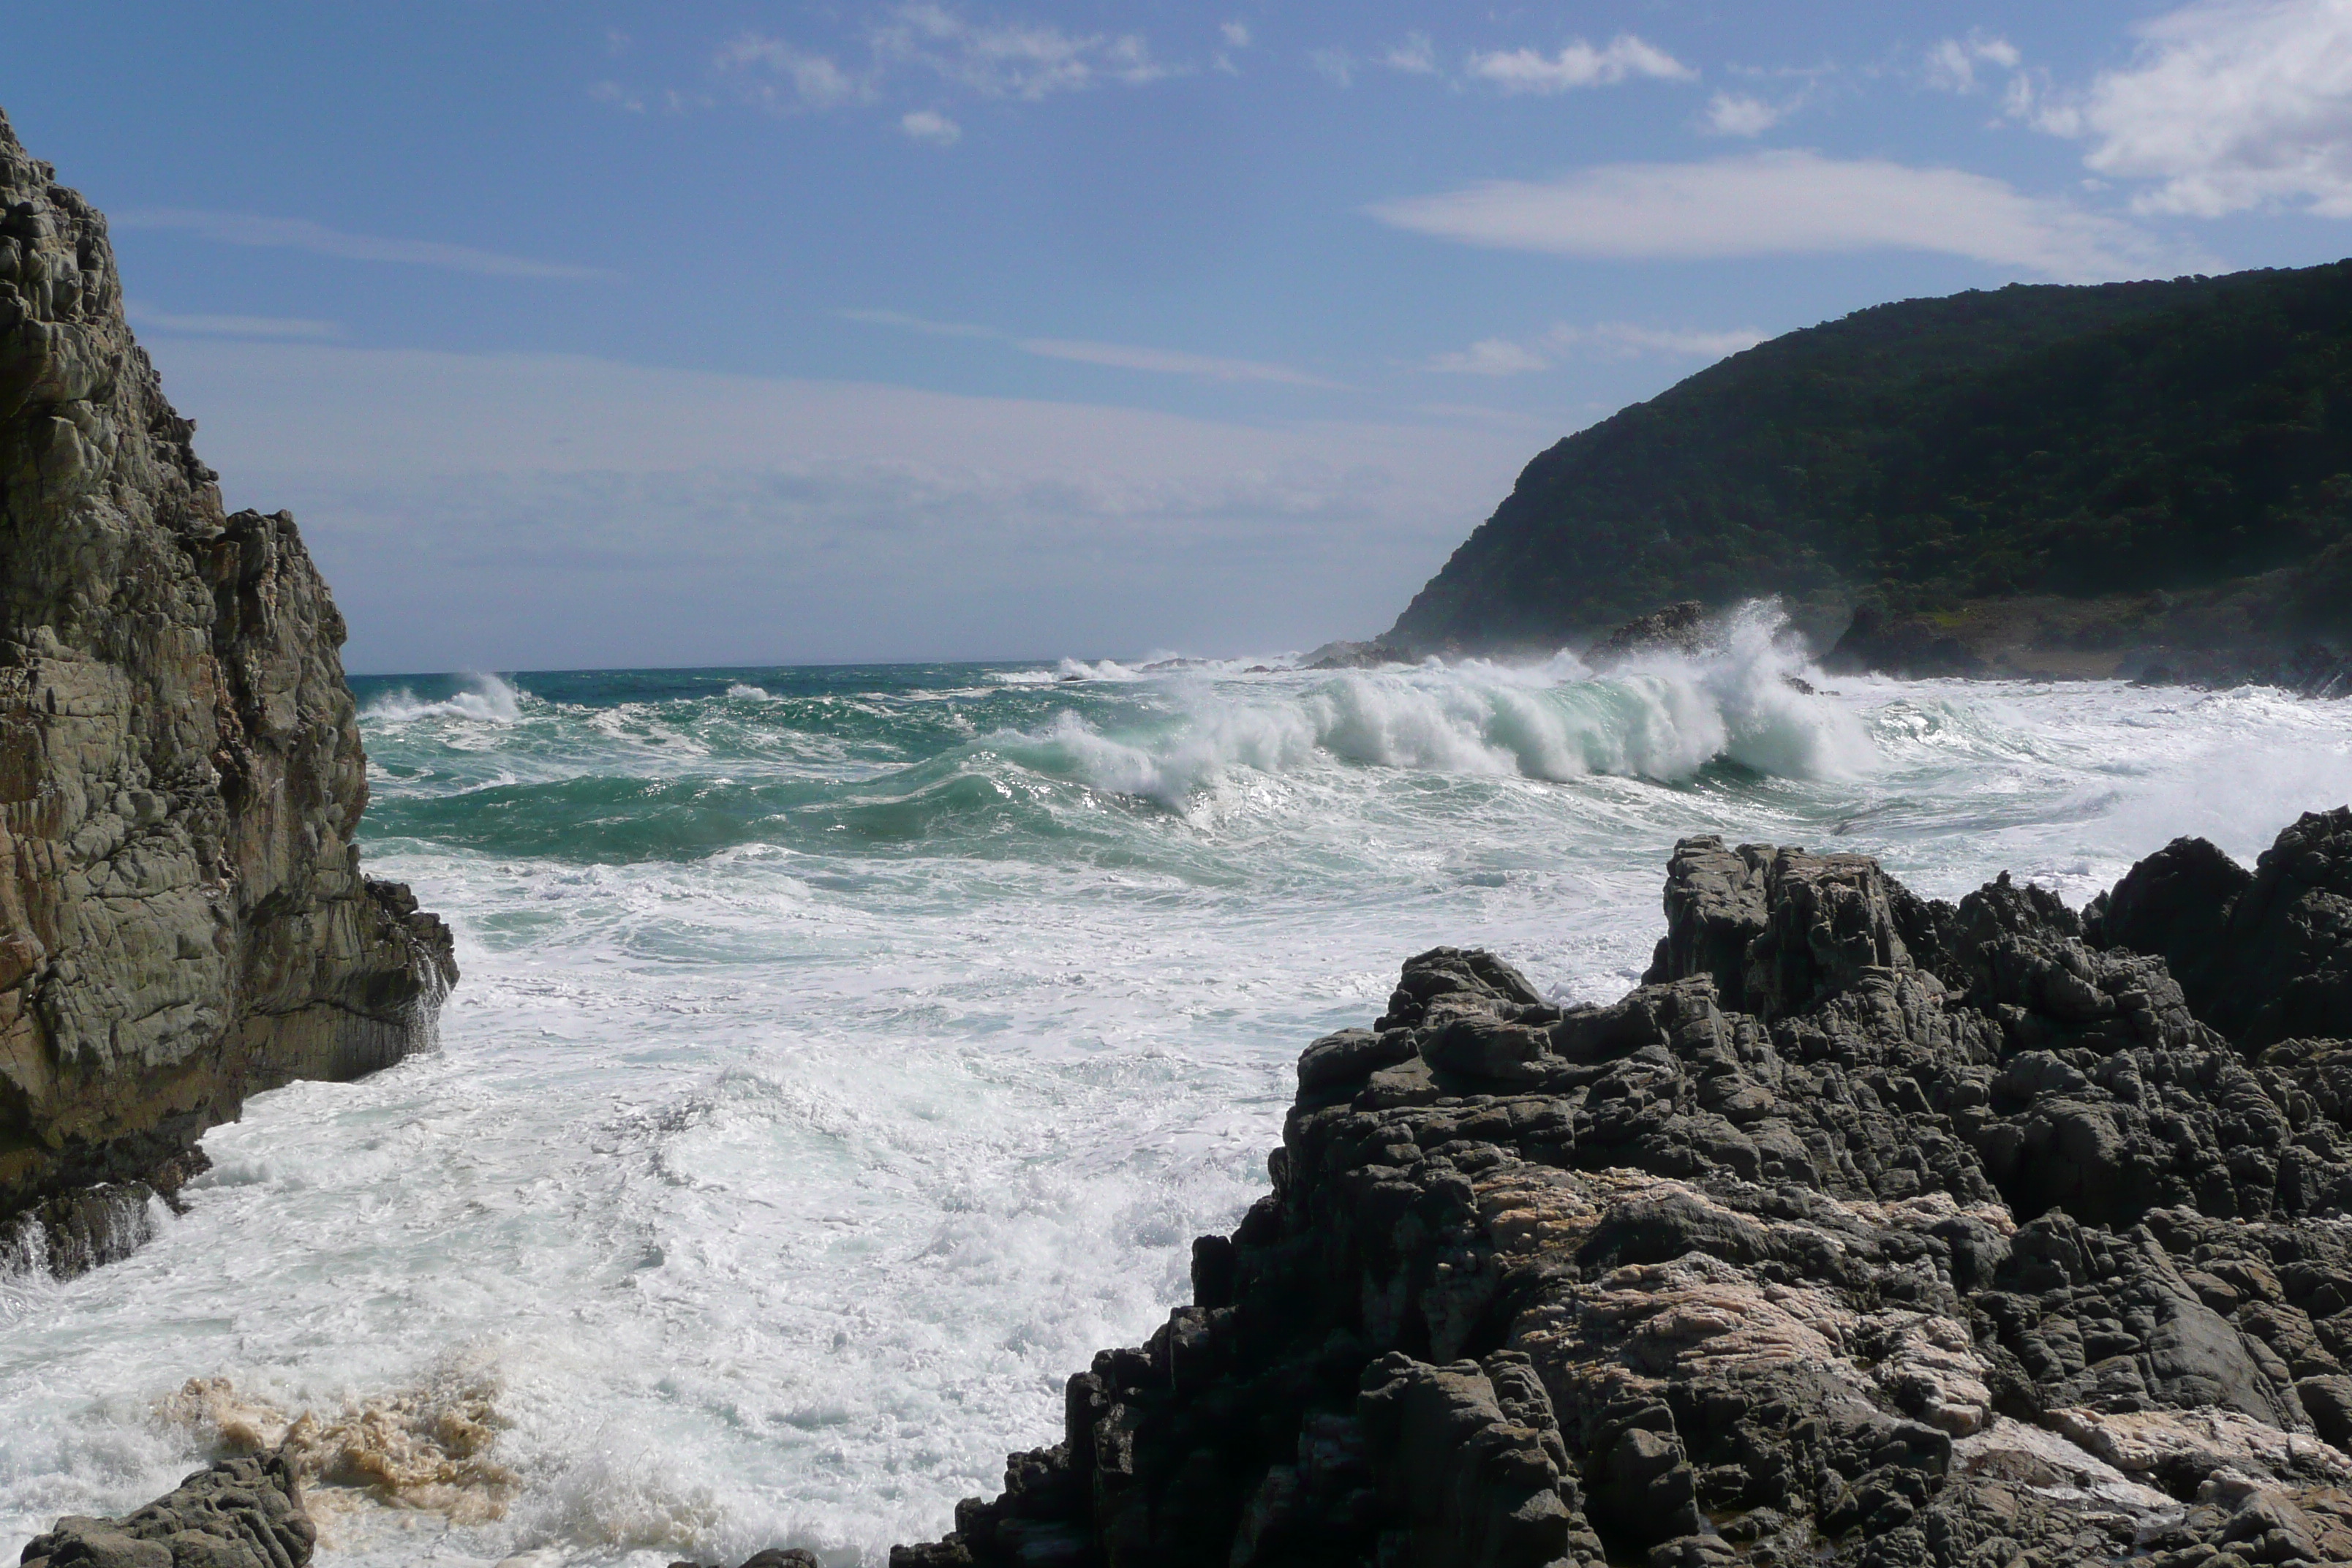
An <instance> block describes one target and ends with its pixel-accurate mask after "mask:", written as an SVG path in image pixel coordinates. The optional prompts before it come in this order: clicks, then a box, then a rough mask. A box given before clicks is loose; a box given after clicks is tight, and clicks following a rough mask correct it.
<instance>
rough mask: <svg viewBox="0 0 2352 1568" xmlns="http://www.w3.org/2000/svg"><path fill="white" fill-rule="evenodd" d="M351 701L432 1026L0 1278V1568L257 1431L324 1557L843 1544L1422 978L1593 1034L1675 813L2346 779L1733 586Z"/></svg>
mask: <svg viewBox="0 0 2352 1568" xmlns="http://www.w3.org/2000/svg"><path fill="white" fill-rule="evenodd" d="M1792 678H1793V679H1794V680H1801V681H1803V682H1806V683H1809V684H1810V685H1811V686H1812V687H1813V688H1815V690H1814V691H1812V692H1811V693H1809V692H1807V691H1805V690H1802V689H1799V687H1798V686H1797V685H1795V684H1793V683H1792ZM352 684H353V687H354V689H355V690H356V691H357V693H358V696H359V699H360V702H361V707H362V729H363V730H364V731H365V734H366V739H367V745H368V751H369V755H370V759H371V764H370V771H371V774H372V777H373V804H372V805H371V806H370V808H369V813H368V817H367V822H366V826H365V832H364V848H365V856H366V861H367V865H368V868H369V869H370V870H371V871H372V872H373V874H375V875H378V876H384V877H391V878H394V879H401V880H404V881H407V882H409V883H411V884H412V885H413V886H414V887H415V891H416V893H417V896H418V897H419V899H420V900H422V901H423V902H424V904H425V906H426V907H427V908H430V909H434V910H438V911H439V912H440V913H441V914H443V915H444V916H445V917H446V919H447V920H448V921H450V923H451V924H452V925H453V926H454V927H455V929H456V931H457V952H458V958H459V962H460V963H461V964H462V966H463V968H464V970H465V978H464V980H463V982H462V983H461V984H460V985H459V986H458V988H457V991H456V993H455V994H453V995H452V996H451V998H450V1000H449V1003H448V1005H447V1006H446V1009H445V1011H444V1013H443V1015H442V1018H441V1024H440V1035H439V1040H438V1043H437V1046H436V1047H435V1048H433V1049H430V1050H428V1051H425V1052H423V1053H420V1054H419V1055H417V1056H415V1057H413V1058H411V1059H409V1060H408V1061H406V1062H404V1063H403V1064H401V1065H400V1066H398V1067H396V1068H392V1069H391V1070H389V1071H386V1072H383V1073H382V1074H379V1075H377V1076H375V1077H373V1078H372V1079H367V1080H365V1081H363V1082H361V1083H355V1084H298V1085H295V1086H292V1087H289V1088H288V1089H281V1090H278V1091H276V1092H273V1093H270V1094H267V1095H263V1096H260V1097H258V1098H257V1099H256V1100H253V1101H252V1102H251V1103H250V1104H249V1105H248V1106H247V1109H246V1113H245V1116H244V1119H243V1120H242V1121H239V1122H237V1123H236V1124H234V1125H231V1126H226V1127H222V1128H219V1129H216V1130H215V1131H213V1132H212V1133H211V1134H209V1135H208V1136H207V1137H206V1139H205V1149H206V1151H207V1152H209V1153H210V1155H211V1157H212V1160H213V1169H212V1171H211V1173H209V1174H207V1175H206V1176H205V1177H203V1178H201V1179H200V1180H199V1181H198V1182H197V1183H196V1184H194V1185H193V1186H192V1187H191V1188H190V1189H189V1191H188V1193H187V1194H186V1195H187V1197H188V1199H189V1201H190V1203H191V1205H192V1207H191V1210H190V1212H189V1213H188V1214H187V1215H184V1217H178V1218H173V1217H171V1216H169V1215H164V1214H163V1213H161V1212H160V1208H159V1210H158V1212H157V1214H156V1215H155V1228H156V1232H157V1234H156V1236H155V1238H154V1239H153V1240H152V1242H151V1243H150V1244H149V1245H148V1246H147V1247H145V1248H143V1249H142V1251H141V1252H139V1253H138V1254H137V1255H136V1256H135V1257H133V1258H131V1259H129V1260H128V1261H125V1262H122V1263H119V1264H116V1265H114V1266H112V1267H110V1268H104V1269H100V1270H99V1271H97V1272H95V1273H93V1274H89V1275H87V1276H85V1277H83V1278H80V1279H73V1280H68V1281H64V1282H58V1281H56V1280H53V1279H48V1278H47V1277H46V1276H40V1275H26V1274H21V1273H20V1274H16V1275H14V1276H7V1277H0V1549H5V1550H7V1551H12V1552H13V1551H14V1550H15V1549H16V1545H17V1543H18V1542H21V1541H22V1540H23V1539H24V1538H26V1536H28V1535H30V1534H32V1533H34V1532H35V1531H37V1530H39V1529H42V1528H45V1527H46V1526H47V1523H48V1522H49V1521H51V1520H52V1519H54V1518H55V1517H56V1516H58V1515H59V1514H63V1513H110V1512H118V1511H121V1510H126V1509H128V1508H130V1507H132V1506H135V1505H136V1504H138V1503H141V1502H143V1501H145V1500H148V1499H149V1498H151V1497H153V1496H155V1495H157V1494H159V1493H161V1492H163V1491H164V1490H166V1489H169V1488H170V1487H171V1486H172V1485H173V1483H174V1482H176V1481H177V1479H179V1478H180V1477H181V1476H182V1475H183V1474H184V1473H185V1472H187V1471H189V1470H191V1469H193V1468H197V1467H198V1466H200V1465H201V1464H202V1463H203V1462H204V1461H205V1459H206V1458H208V1457H210V1456H212V1455H214V1454H216V1453H219V1452H222V1451H224V1450H225V1449H227V1448H231V1447H236V1446H238V1445H240V1444H245V1445H250V1444H252V1443H255V1442H261V1441H269V1442H275V1441H277V1440H278V1438H279V1437H280V1436H283V1435H285V1433H286V1432H287V1431H288V1430H289V1427H290V1428H291V1429H292V1431H293V1435H294V1437H295V1439H296V1441H297V1442H298V1443H299V1444H300V1445H302V1446H304V1447H306V1448H307V1449H308V1450H309V1451H310V1452H311V1453H313V1454H314V1455H317V1456H319V1457H320V1464H321V1466H322V1468H323V1471H324V1474H325V1476H326V1478H327V1482H328V1484H326V1485H324V1486H322V1487H320V1489H317V1490H316V1491H315V1492H314V1494H313V1501H314V1507H315V1508H316V1510H317V1511H318V1513H319V1514H320V1519H321V1521H322V1528H323V1531H324V1545H323V1546H322V1549H321V1552H320V1557H319V1559H318V1561H319V1562H320V1563H322V1564H325V1565H327V1568H362V1565H367V1568H373V1565H376V1564H392V1563H403V1564H408V1563H451V1564H462V1563H484V1564H487V1563H499V1562H505V1561H509V1560H517V1559H519V1560H520V1563H522V1564H531V1565H549V1568H551V1565H553V1564H559V1563H579V1564H628V1565H631V1568H641V1565H642V1568H658V1565H660V1564H666V1563H669V1562H671V1561H672V1560H673V1559H677V1558H681V1557H685V1558H693V1559H696V1560H698V1561H704V1562H719V1561H724V1562H727V1563H733V1562H737V1561H740V1559H741V1558H742V1557H744V1556H746V1555H748V1554H749V1553H750V1552H751V1551H752V1550H754V1549H756V1548H759V1547H763V1546H768V1545H804V1546H808V1547H811V1548H813V1549H814V1550H815V1551H816V1552H818V1553H819V1554H820V1555H821V1556H822V1557H824V1560H825V1561H826V1562H827V1563H828V1564H832V1565H837V1568H838V1565H847V1564H854V1563H865V1564H879V1563H882V1562H883V1561H884V1559H885V1557H886V1556H887V1549H888V1546H889V1545H890V1543H891V1542H894V1541H912V1540H919V1539H929V1538H932V1537H936V1536H937V1535H939V1534H940V1533H942V1532H944V1531H946V1530H948V1529H949V1528H950V1522H951V1521H950V1513H951V1510H952V1507H953V1505H954V1502H955V1500H957V1499H958V1498H960V1497H963V1496H968V1495H971V1494H975V1493H989V1494H993V1493H994V1492H995V1491H996V1490H997V1489H998V1488H999V1487H1000V1485H1001V1479H1002V1474H1003V1458H1004V1454H1005V1452H1006V1450H1007V1449H1011V1448H1021V1447H1033V1446H1036V1445H1040V1444H1045V1443H1050V1442H1052V1441H1054V1440H1055V1438H1056V1436H1057V1435H1058V1430H1059V1423H1060V1410H1061V1395H1060V1390H1061V1385H1062V1382H1063V1380H1064V1379H1065V1378H1066V1376H1067V1375H1068V1374H1069V1373H1072V1372H1074V1371H1076V1370H1079V1369H1081V1368H1083V1367H1084V1366H1086V1364H1087V1363H1088V1361H1089V1360H1090V1359H1091V1357H1092V1355H1093V1353H1094V1352H1095V1351H1096V1350H1097V1349H1098V1348H1102V1347H1105V1346H1109V1345H1116V1344H1127V1343H1134V1342H1139V1341H1140V1340H1141V1339H1142V1338H1143V1337H1144V1336H1146V1335H1147V1334H1149V1333H1150V1331H1151V1330H1152V1328H1153V1327H1155V1326H1156V1324H1157V1323H1158V1322H1159V1321H1160V1320H1161V1319H1162V1318H1163V1317H1164V1315H1165V1313H1166V1311H1167V1310H1168V1309H1169V1308H1170V1307H1171V1306H1173V1305H1175V1304H1178V1303H1179V1302H1181V1301H1182V1300H1185V1299H1186V1297H1187V1294H1188V1286H1187V1267H1188V1263H1189V1256H1190V1254H1189V1247H1190V1243H1191V1240H1192V1237H1194V1236H1195V1235H1197V1234H1200V1233H1202V1232H1207V1231H1223V1230H1225V1229H1228V1228H1230V1227H1231V1226H1232V1225H1233V1224H1234V1221H1235V1220H1236V1219H1237V1218H1238V1217H1239V1215H1240V1214H1241V1213H1242V1211H1243V1210H1244V1208H1245V1207H1246V1206H1247V1205H1248V1204H1249V1203H1250V1202H1251V1201H1252V1200H1253V1199H1254V1198H1255V1196H1257V1195H1258V1194H1260V1193H1262V1192H1263V1191H1265V1187H1266V1175H1265V1155H1266V1152H1267V1151H1268V1150H1269V1149H1270V1148H1272V1147H1273V1146H1274V1145H1275V1143H1276V1142H1277V1141H1278V1138H1279V1135H1280V1127H1281V1121H1282V1115H1283V1111H1284V1110H1285V1109H1286V1106H1287V1105H1288V1102H1289V1099H1290V1093H1291V1089H1292V1082H1293V1079H1292V1064H1293V1063H1294V1061H1295V1060H1296V1058H1297V1054H1298V1052H1299V1050H1300V1048H1301V1047H1304V1046H1305V1045H1306V1044H1307V1042H1308V1041H1309V1040H1311V1039H1313V1038H1314V1037H1317V1036H1318V1035H1320V1034H1322V1033H1325V1032H1327V1031H1328V1030H1331V1029H1334V1028H1339V1027H1341V1026H1349V1025H1355V1024H1362V1023H1364V1022H1367V1021H1369V1020H1370V1018H1371V1017H1372V1016H1374V1015H1376V1014H1378V1013H1379V1012H1380V1011H1381V1008H1382V1006H1383V1005H1384V1003H1385V1000H1386V997H1387V994H1388V992H1389V989H1390V987H1391V984H1393V982H1394V978H1395V975H1396V972H1397V968H1398V965H1399V963H1401V961H1402V959H1403V958H1405V957H1406V956H1407V955H1408V954H1411V953H1413V952H1419V951H1421V950H1423V949H1425V948H1428V947H1431V946H1434V945H1437V944H1440V943H1453V944H1457V945H1475V946H1483V947H1487V948H1491V949H1493V950H1495V951H1496V952H1500V953H1502V954H1503V955H1504V956H1506V957H1507V958H1508V959H1509V960H1510V961H1511V962H1512V963H1516V964H1517V965H1518V966H1519V968H1520V969H1521V970H1523V971H1524V972H1525V973H1527V974H1528V976H1529V977H1530V979H1531V980H1533V981H1534V983H1535V984H1537V986H1538V988H1539V989H1540V990H1543V991H1545V992H1547V993H1549V994H1551V995H1553V996H1555V997H1557V998H1559V999H1563V1000H1595V999H1604V998H1608V997H1612V996H1614V995H1615V994H1619V993H1620V992H1622V991H1623V990H1624V989H1625V988H1626V987H1628V986H1630V985H1632V984H1634V983H1635V981H1636V979H1637V978H1638V976H1639V974H1640V973H1641V971H1642V970H1643V967H1644V965H1645V964H1646V963H1647V962H1648V959H1649V955H1650V949H1651V945H1652V944H1653V942H1654V941H1655V940H1656V938H1657V936H1658V934H1659V932H1660V930H1661V925H1662V920H1661V915H1660V910H1659V902H1658V900H1659V889H1660V887H1661V884H1662V880H1663V876H1664V859H1665V856H1666V853H1667V851H1668V849H1669V848H1670V847H1671V846H1672V844H1673V843H1674V841H1675V838H1677V837H1681V836H1684V835H1687V834H1691V833H1700V832H1714V833H1720V834H1723V835H1725V836H1726V837H1728V838H1730V839H1732V840H1734V841H1752V840H1769V841H1772V842H1777V843H1783V844H1790V843H1795V844H1803V845H1806V846H1808V847H1815V848H1836V849H1851V850H1857V851H1863V852H1867V853H1871V854H1874V855H1877V856H1879V857H1881V858H1883V859H1884V860H1885V863H1886V864H1887V866H1888V868H1890V869H1891V870H1893V871H1894V872H1895V874H1896V875H1897V876H1899V877H1901V878H1902V879H1904V880H1906V882H1908V883H1909V884H1910V885H1911V886H1912V887H1913V888H1915V889H1917V890H1919V891H1922V892H1925V893H1929V894H1933V895H1937V896H1940V897H1945V898H1954V897H1958V895H1960V894H1961V893H1964V892H1966V891H1968V890H1969V889H1973V888H1974V887H1976V886H1977V885H1979V883H1981V882H1983V881H1985V880H1987V879H1990V877H1992V876H1993V875H1994V874H1995V873H1997V872H1999V871H2000V870H2003V869H2007V870H2010V871H2012V872H2014V873H2015V874H2016V875H2017V876H2019V877H2020V878H2022V879H2032V880H2036V881H2039V882H2042V883H2043V884H2045V885H2047V886H2050V887H2053V888H2054V889H2057V890H2058V891H2060V892H2061V893H2063V895H2064V896H2065V897H2066V898H2067V899H2068V900H2070V901H2073V902H2075V903H2077V904H2079V903H2080V902H2082V901H2083V900H2085V899H2087V898H2088V897H2089V896H2090V895H2091V894H2093V893H2094V892H2095V891H2097V890H2098V889H2101V888H2103V887H2105V886H2106V885H2108V884H2109V883H2111V882H2112V881H2113V880H2114V879H2116V876H2118V875H2119V874H2120V873H2121V872H2122V871H2123V870H2124V869H2125V868H2126V867H2128V866H2129V865H2130V864H2131V862H2132V861H2133V860H2134V859H2136V858H2138V857H2139V856H2142V855H2144V854H2147V852H2148V851H2150V850H2152V849H2155V848H2156V847H2159V846H2160V845H2162V844H2163V843H2164V842H2166V841H2167V840H2168V839H2169V838H2171V837H2175V836H2176V835H2180V834H2201V835H2203V836H2205V837H2210V838H2212V839H2214V840H2215V841H2216V842H2218V843H2220V844H2221V846H2222V847H2224V848H2226V849H2228V850H2229V851H2230V852H2231V853H2232V854H2234V855H2237V856H2238V857H2240V858H2243V859H2249V860H2251V858H2252V857H2253V856H2254V855H2255V854H2256V853H2258V852H2259V851H2260V850H2261V849H2262V848H2263V847H2265V846H2266V845H2267V844H2268V843H2269V841H2270V839H2271V838H2272V837H2273V835H2275V834H2276V832H2277V831H2278V829H2279V828H2280V827H2281V826H2284V824H2286V823H2287V822H2289V821H2291V820H2292V819H2293V818H2294V816H2295V815H2296V814H2298V813H2299V812H2302V811H2305V810H2308V809H2318V808H2323V807H2327V806H2332V805H2341V804H2343V803H2345V802H2346V801H2347V799H2352V703H2345V702H2336V703H2315V702H2305V701H2301V700H2295V699H2293V698H2290V697H2286V696H2284V695H2282V694H2280V693H2278V692H2275V691H2272V690H2268V689H2242V690H2236V691H2226V692H2210V693H2209V692H2199V691H2188V690H2175V689H2161V690H2142V689H2133V688H2129V687H2126V686H2122V685H2118V684H2112V683H2096V682H2086V683H2073V684H2058V685H2027V684H1995V683H1971V682H1897V681H1891V680H1883V679H1856V678H1846V677H1838V678H1829V677H1825V676H1823V675H1822V673H1821V672H1820V671H1819V670H1817V669H1814V668H1811V667H1810V666H1809V665H1807V664H1806V663H1805V661H1804V660H1803V659H1802V658H1801V657H1800V656H1799V655H1797V654H1796V653H1794V652H1793V651H1791V649H1790V647H1789V646H1788V645H1787V643H1786V641H1785V639H1784V638H1783V637H1781V636H1780V633H1779V631H1778V628H1777V626H1776V625H1775V623H1774V622H1773V621H1772V620H1771V619H1770V618H1769V616H1766V615H1764V614H1762V613H1761V612H1758V613H1753V614H1750V615H1749V616H1746V617H1745V618H1743V619H1742V620H1741V621H1740V622H1739V623H1738V625H1737V626H1736V627H1735V631H1734V635H1733V637H1732V638H1731V640H1730V644H1729V646H1728V647H1727V648H1726V649H1725V650H1723V651H1721V652H1719V653H1717V654H1715V655H1711V656H1708V657H1705V658H1679V657H1671V656H1660V657H1657V658H1651V659H1648V660H1646V661H1643V662H1641V663H1638V664H1636V665H1634V666H1631V667H1627V668H1621V669H1619V670H1617V671H1615V672H1612V673H1611V674H1608V675H1606V676H1595V675H1594V674H1593V673H1592V672H1591V670H1589V669H1587V668H1585V667H1584V666H1583V665H1582V664H1580V662H1578V661H1577V660H1576V659H1574V658H1568V657H1562V658H1557V659H1554V660H1552V661H1550V662H1549V663H1545V664H1540V665H1535V666H1527V667H1519V666H1508V665H1502V664H1490V663H1483V662H1475V661H1469V662H1459V663H1454V664H1441V663H1434V662H1433V663H1431V664H1428V665H1425V666H1423V667H1421V668H1391V669H1386V670H1378V671H1338V672H1319V673H1318V672H1295V671H1287V670H1270V671H1269V670H1264V669H1254V668H1251V666H1250V664H1249V662H1248V661H1230V662H1228V661H1209V662H1192V661H1184V662H1174V663H1165V664H1161V665H1159V666H1156V667H1155V666H1150V665H1144V666H1135V667H1129V666H1122V665H1118V664H1083V663H1076V662H1065V663H1063V664H1061V665H1059V666H1046V665H1037V664H1024V665H1004V666H970V665H964V666H949V665H940V666H889V667H874V668H807V669H723V670H603V671H572V672H562V673H552V674H521V675H503V676H490V675H481V676H463V677H419V678H404V679H355V680H354V681H353V683H352Z"/></svg>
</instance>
